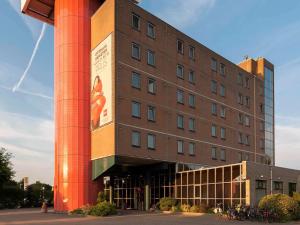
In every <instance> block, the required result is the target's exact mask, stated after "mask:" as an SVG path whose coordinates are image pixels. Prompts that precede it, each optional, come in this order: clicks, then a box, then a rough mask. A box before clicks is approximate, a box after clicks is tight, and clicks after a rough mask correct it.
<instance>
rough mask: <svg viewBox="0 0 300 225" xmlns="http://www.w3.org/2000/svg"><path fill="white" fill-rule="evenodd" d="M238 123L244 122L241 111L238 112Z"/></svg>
mask: <svg viewBox="0 0 300 225" xmlns="http://www.w3.org/2000/svg"><path fill="white" fill-rule="evenodd" d="M238 120H239V123H240V124H243V123H244V115H243V114H242V113H239V117H238Z"/></svg>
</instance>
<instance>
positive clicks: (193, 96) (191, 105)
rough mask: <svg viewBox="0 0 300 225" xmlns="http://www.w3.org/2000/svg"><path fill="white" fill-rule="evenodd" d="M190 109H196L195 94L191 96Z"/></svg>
mask: <svg viewBox="0 0 300 225" xmlns="http://www.w3.org/2000/svg"><path fill="white" fill-rule="evenodd" d="M191 103H192V104H191ZM189 107H191V108H195V107H196V96H195V95H193V94H189Z"/></svg>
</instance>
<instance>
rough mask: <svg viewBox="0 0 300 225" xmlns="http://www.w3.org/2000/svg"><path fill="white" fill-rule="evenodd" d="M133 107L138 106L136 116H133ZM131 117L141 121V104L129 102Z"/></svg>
mask: <svg viewBox="0 0 300 225" xmlns="http://www.w3.org/2000/svg"><path fill="white" fill-rule="evenodd" d="M134 105H138V106H139V107H138V114H139V115H135V114H134ZM131 117H133V118H138V119H141V103H140V102H137V101H131Z"/></svg>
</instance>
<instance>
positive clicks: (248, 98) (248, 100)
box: [245, 96, 250, 107]
mask: <svg viewBox="0 0 300 225" xmlns="http://www.w3.org/2000/svg"><path fill="white" fill-rule="evenodd" d="M245 104H246V106H247V107H250V97H249V96H245Z"/></svg>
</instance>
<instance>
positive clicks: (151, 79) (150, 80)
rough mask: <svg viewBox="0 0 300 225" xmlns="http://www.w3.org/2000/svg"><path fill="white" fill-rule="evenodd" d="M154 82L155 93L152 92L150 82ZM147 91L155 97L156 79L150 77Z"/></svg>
mask: <svg viewBox="0 0 300 225" xmlns="http://www.w3.org/2000/svg"><path fill="white" fill-rule="evenodd" d="M152 81H153V92H152V91H150V82H152ZM147 90H148V93H150V94H153V95H155V94H156V80H155V79H153V78H151V77H148V82H147Z"/></svg>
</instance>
